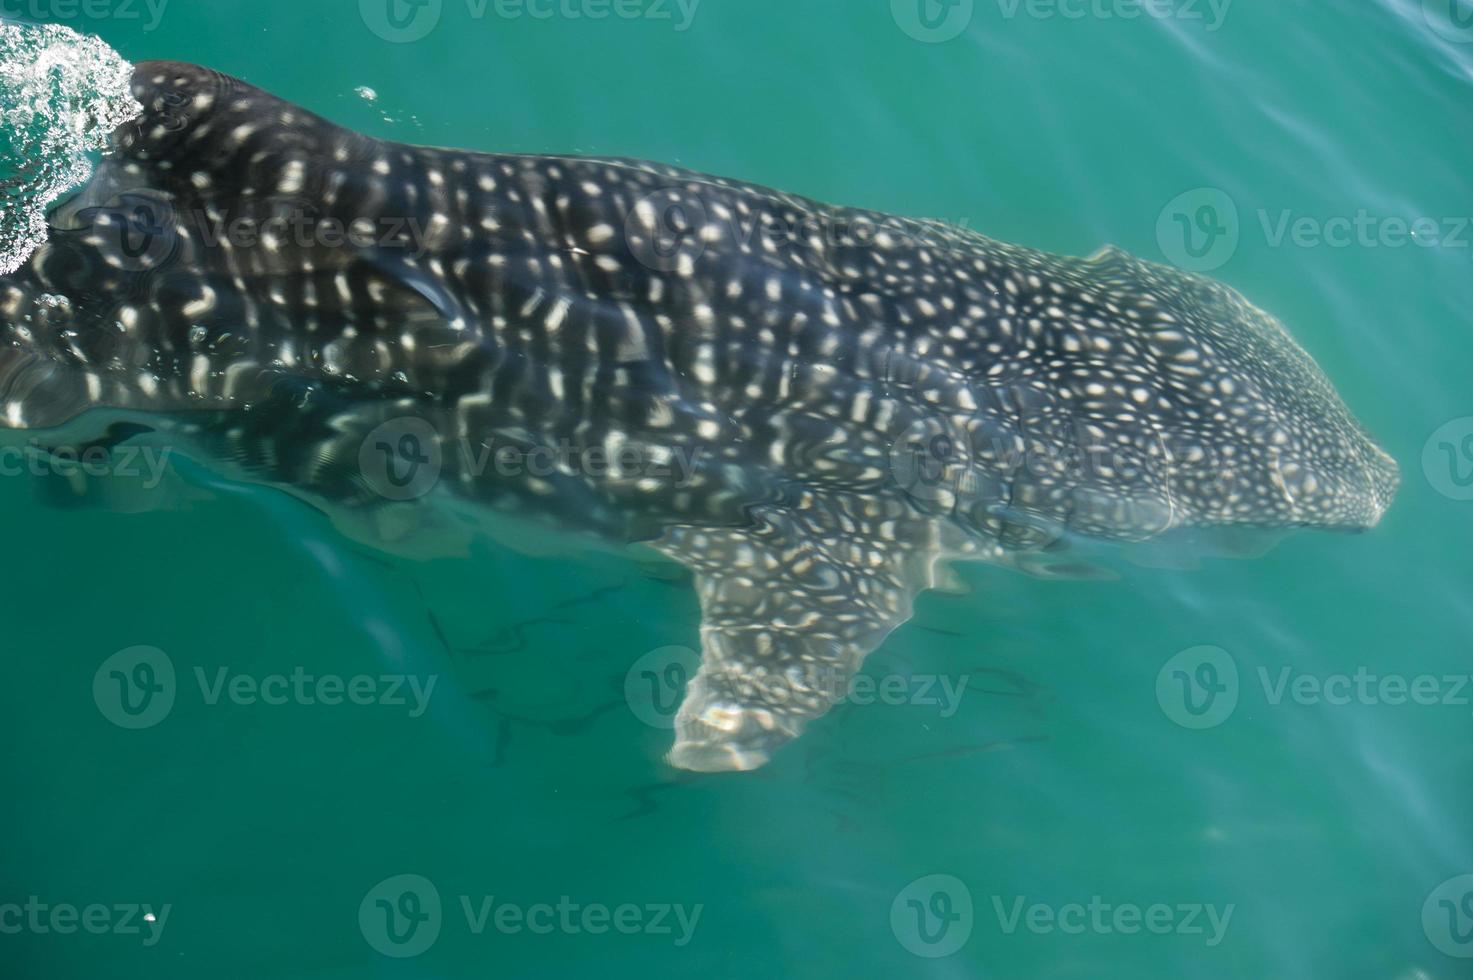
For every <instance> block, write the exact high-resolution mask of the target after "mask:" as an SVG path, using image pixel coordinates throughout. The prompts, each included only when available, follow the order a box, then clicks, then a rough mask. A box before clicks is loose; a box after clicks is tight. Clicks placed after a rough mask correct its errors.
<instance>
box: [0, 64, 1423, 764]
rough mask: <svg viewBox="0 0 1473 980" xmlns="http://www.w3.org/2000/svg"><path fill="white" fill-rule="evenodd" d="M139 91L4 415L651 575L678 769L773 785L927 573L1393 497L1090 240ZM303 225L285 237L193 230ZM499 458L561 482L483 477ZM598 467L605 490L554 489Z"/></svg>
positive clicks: (1213, 300)
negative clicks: (442, 516) (556, 542)
mask: <svg viewBox="0 0 1473 980" xmlns="http://www.w3.org/2000/svg"><path fill="white" fill-rule="evenodd" d="M133 88H134V95H135V97H136V98H137V99H138V101H139V102H140V103H141V104H142V106H143V107H144V113H143V115H142V116H141V117H140V118H138V119H137V120H135V121H133V122H131V123H129V124H127V125H125V126H123V127H121V128H120V129H119V130H118V131H117V132H116V133H115V135H114V138H113V150H112V152H111V154H110V155H109V156H108V157H107V158H105V160H104V161H103V163H102V165H101V166H100V167H99V169H98V171H97V172H96V174H95V176H94V177H93V179H92V180H91V182H90V183H89V184H88V185H87V186H86V187H84V188H83V189H82V190H81V191H80V192H79V193H78V194H77V195H76V196H75V197H74V198H73V199H72V200H70V201H68V202H67V203H66V204H64V205H63V206H61V207H60V208H58V209H57V210H56V212H55V213H54V214H53V215H52V216H51V219H50V221H51V229H50V232H51V233H50V239H49V241H48V242H47V243H46V244H45V245H43V246H42V247H41V248H40V249H39V250H38V251H37V252H36V253H35V254H34V255H33V256H32V257H31V259H30V261H29V262H28V264H27V265H25V266H24V267H23V268H21V269H20V270H18V271H17V272H16V273H15V274H14V275H11V276H8V277H4V278H0V329H3V335H4V339H5V345H4V346H3V348H0V421H3V423H4V424H5V425H7V426H9V427H11V428H16V429H25V428H47V427H55V426H59V425H62V424H63V423H69V422H71V421H72V420H74V419H77V418H79V417H86V416H84V413H86V412H87V411H88V410H89V409H93V408H99V407H106V408H108V409H112V410H119V411H127V412H136V413H138V414H139V415H140V416H141V417H144V418H147V419H150V420H152V421H151V422H150V424H151V425H156V426H158V427H159V428H160V429H161V430H162V431H166V432H167V433H168V438H170V439H173V440H178V441H180V442H181V443H184V444H187V445H190V446H192V447H194V451H195V452H197V453H199V454H200V455H202V456H204V457H206V458H210V459H213V460H216V461H218V462H219V463H220V465H221V466H226V467H232V468H233V471H234V472H236V473H239V474H242V475H244V476H245V477H247V478H251V479H257V480H260V481H263V482H268V483H271V484H273V485H277V486H281V487H283V488H287V489H290V490H291V491H292V492H294V493H297V494H298V495H299V496H301V497H302V498H303V499H305V500H308V501H309V502H311V503H313V504H314V505H315V506H319V507H321V508H322V509H324V510H325V511H328V512H331V513H333V514H336V515H339V516H344V515H347V516H351V517H352V518H353V519H355V520H358V521H359V522H360V524H361V526H362V527H363V528H367V530H366V531H364V532H363V533H364V534H365V535H366V536H367V537H368V538H371V539H374V540H376V541H377V542H378V543H380V544H381V545H382V546H383V547H385V548H387V549H389V550H395V549H402V550H405V551H409V550H412V548H413V547H414V545H415V544H416V543H417V541H418V539H419V536H420V532H421V530H422V526H423V525H422V524H421V523H420V522H421V521H422V520H424V519H425V516H426V515H428V514H433V513H436V512H439V511H442V510H446V509H456V508H459V509H461V510H465V511H480V510H485V511H487V512H497V513H503V514H512V515H516V516H517V518H518V519H524V520H526V521H529V522H530V521H535V520H547V521H548V522H550V523H552V524H554V525H556V526H558V527H560V528H563V529H565V530H572V531H575V532H576V531H585V532H589V533H591V534H593V535H596V536H598V537H600V538H603V539H608V540H613V541H616V542H643V543H645V544H647V545H649V546H650V547H653V548H655V549H656V550H658V551H660V552H662V553H664V554H665V555H667V556H669V557H670V558H673V559H674V560H675V561H677V562H679V563H681V564H683V565H684V566H686V567H687V568H688V569H690V571H691V572H692V573H693V574H694V581H695V587H696V590H697V592H698V595H699V599H700V605H701V612H702V623H701V629H700V636H701V648H702V658H703V659H702V666H701V668H700V670H699V672H698V673H697V674H696V675H695V676H694V678H692V679H691V681H690V683H689V684H688V686H687V690H686V695H685V699H684V702H683V704H682V706H681V708H680V710H679V712H678V715H677V717H676V723H675V737H676V741H675V746H674V748H673V750H672V751H671V753H670V755H669V757H668V758H669V761H670V762H671V764H673V765H675V766H678V767H683V768H687V769H694V770H704V771H715V770H733V769H736V770H741V769H751V768H754V767H756V766H759V765H761V764H763V763H764V762H765V761H766V760H767V759H768V758H769V757H770V756H771V754H772V753H773V751H774V750H776V749H777V748H778V747H779V746H780V745H782V744H783V743H785V742H786V741H788V740H790V739H792V738H794V737H795V736H797V735H798V734H799V733H800V732H801V731H802V730H803V729H804V727H805V726H806V725H807V724H808V723H809V722H811V721H813V720H814V719H815V718H817V717H819V716H821V715H822V714H823V713H824V712H825V711H826V710H827V709H828V708H829V707H830V706H831V704H832V703H833V697H834V694H835V692H836V690H841V689H842V688H843V686H844V684H845V683H847V681H848V679H849V678H850V677H852V675H853V674H854V672H855V671H857V670H858V669H859V667H860V665H861V662H862V660H863V659H864V657H865V655H866V654H867V653H869V652H870V651H872V650H874V649H875V648H876V647H877V646H878V645H879V644H880V643H881V642H882V641H883V640H884V639H885V637H886V636H887V635H888V634H889V633H890V632H891V631H892V630H894V629H895V628H896V627H897V626H899V625H900V624H902V623H903V622H905V620H906V619H907V618H909V616H910V615H911V608H912V602H913V600H914V598H915V596H916V595H917V594H918V593H919V592H920V591H922V590H923V589H926V588H928V587H931V586H933V585H935V584H937V583H938V580H939V576H940V574H941V568H940V566H941V564H942V563H944V562H948V561H953V560H962V559H978V560H985V561H991V562H995V563H998V564H1003V565H1011V566H1015V567H1021V568H1025V569H1034V570H1036V569H1038V568H1041V567H1046V564H1047V562H1048V561H1049V560H1050V559H1051V557H1052V556H1057V555H1059V554H1060V553H1063V552H1066V551H1067V550H1068V549H1069V548H1070V546H1071V543H1072V542H1084V541H1100V542H1114V543H1122V544H1124V543H1130V542H1140V541H1144V540H1149V539H1154V538H1158V537H1160V536H1163V535H1167V534H1172V533H1181V532H1191V531H1196V530H1203V529H1214V528H1227V529H1234V528H1269V529H1288V528H1296V527H1322V528H1337V529H1364V528H1368V527H1370V526H1372V525H1374V524H1375V523H1376V522H1377V521H1378V519H1379V518H1380V516H1381V514H1382V513H1383V511H1384V510H1385V509H1386V508H1387V506H1388V505H1389V504H1390V502H1391V500H1392V498H1393V496H1394V495H1395V492H1396V489H1397V486H1398V482H1399V476H1398V472H1397V469H1396V466H1395V464H1394V463H1393V462H1392V460H1391V459H1390V458H1389V457H1388V456H1387V455H1386V454H1385V453H1384V452H1383V451H1382V450H1380V449H1379V448H1378V447H1377V446H1376V445H1375V443H1374V442H1373V441H1372V440H1371V439H1370V437H1369V436H1368V435H1367V434H1366V433H1365V431H1364V430H1363V429H1362V427H1361V426H1360V424H1359V423H1358V422H1357V421H1356V420H1355V418H1354V417H1353V416H1352V415H1351V414H1350V412H1349V411H1348V410H1347V409H1346V407H1345V406H1344V404H1343V403H1342V402H1341V400H1340V398H1339V397H1338V396H1337V394H1336V392H1335V391H1334V389H1333V387H1332V386H1331V384H1330V383H1329V381H1328V380H1327V379H1326V378H1325V377H1324V375H1323V374H1322V373H1321V372H1320V370H1319V369H1318V368H1317V367H1316V365H1315V364H1314V362H1313V361H1312V360H1311V359H1310V357H1309V356H1308V355H1307V354H1306V353H1305V352H1304V351H1303V350H1301V349H1300V348H1299V347H1298V346H1297V345H1296V344H1295V343H1294V342H1293V341H1292V340H1291V339H1290V337H1289V335H1288V334H1287V333H1286V332H1285V331H1284V329H1283V328H1282V327H1281V326H1280V325H1279V324H1278V323H1277V321H1275V320H1274V319H1273V318H1272V317H1270V316H1268V315H1267V314H1265V313H1263V312H1262V311H1260V310H1258V309H1256V308H1255V307H1253V306H1252V305H1251V304H1249V303H1248V302H1247V301H1246V300H1245V299H1244V298H1243V297H1241V296H1240V295H1239V294H1237V293H1236V292H1234V291H1233V290H1231V289H1229V288H1227V287H1225V286H1223V285H1220V284H1218V283H1216V282H1213V281H1211V280H1208V279H1205V278H1202V277H1199V276H1195V275H1191V274H1187V273H1183V272H1180V271H1177V270H1175V269H1172V268H1168V267H1164V266H1159V265H1155V264H1151V263H1148V262H1145V261H1141V260H1138V259H1135V258H1133V257H1131V256H1129V255H1127V254H1125V253H1124V252H1121V251H1119V250H1117V249H1113V248H1107V249H1105V250H1103V251H1101V252H1099V253H1097V254H1096V255H1094V256H1091V257H1089V258H1085V259H1080V258H1072V257H1065V256H1057V255H1051V254H1047V253H1043V252H1039V251H1035V250H1032V249H1028V248H1023V247H1019V246H1015V245H1010V244H1006V243H1002V242H998V241H994V240H991V239H988V238H986V237H984V236H981V235H978V234H975V233H972V232H969V231H963V230H959V229H955V228H948V227H946V226H944V225H941V224H938V223H934V222H927V221H915V220H911V219H905V218H896V217H892V216H888V215H884V214H879V213H876V212H869V211H862V210H856V209H849V208H837V207H830V206H827V205H823V204H820V203H817V202H814V201H811V200H807V199H805V198H802V197H798V196H794V195H790V194H785V193H780V192H777V191H773V190H769V189H766V188H762V187H757V186H754V185H750V184H745V183H741V182H737V181H731V180H725V179H721V178H717V177H711V176H707V175H704V174H697V173H692V172H688V171H684V170H680V169H676V168H673V167H667V166H662V165H658V164H652V163H645V162H639V161H632V160H622V159H600V158H582V157H559V156H512V155H498V154H480V153H471V152H462V151H456V150H447V149H436V148H426V147H415V146H408V145H403V144H398V143H390V142H385V141H381V140H377V139H373V138H370V137H367V136H364V135H360V134H357V133H354V132H351V131H349V130H347V129H344V128H341V127H339V126H336V125H334V124H332V123H330V122H328V121H327V120H325V119H322V118H320V117H318V116H316V115H314V114H312V113H311V112H308V111H307V110H305V109H302V108H300V107H297V106H294V105H292V104H290V103H288V102H285V101H283V100H281V99H278V98H276V97H274V96H271V95H269V94H267V93H265V92H263V91H261V90H259V89H257V88H254V87H252V86H250V85H248V84H246V83H244V82H241V81H238V80H235V79H232V78H228V77H226V76H223V75H220V74H218V73H216V72H213V71H210V70H208V69H205V68H200V67H196V66H192V65H187V64H181V63H173V62H149V63H144V64H141V65H139V66H138V67H137V69H136V71H135V76H134V85H133ZM304 215H305V216H306V217H305V221H306V222H307V223H310V225H311V227H312V228H313V229H314V233H313V234H312V235H301V234H291V233H287V232H286V231H284V230H282V231H281V232H280V233H262V234H260V235H258V236H254V237H253V238H252V240H250V241H242V240H237V237H235V236H233V235H231V234H229V233H224V234H222V233H221V231H220V229H221V228H222V226H228V225H229V223H230V222H232V221H244V222H245V224H246V226H248V227H254V228H257V229H258V230H259V229H261V228H265V227H267V224H266V223H264V222H265V219H270V218H279V219H285V218H288V217H293V216H295V217H297V218H300V217H301V216H304ZM252 222H255V224H252ZM331 222H336V225H335V227H336V228H337V229H338V230H341V229H343V228H354V227H356V228H357V229H358V230H359V231H361V234H359V235H357V236H354V237H353V238H352V240H347V241H344V240H341V236H337V237H336V238H335V239H334V240H330V241H329V240H324V236H321V235H317V234H316V231H315V230H316V229H319V228H322V227H325V226H327V225H328V224H330V223H331ZM355 222H357V225H356V226H355V225H354V223H355ZM277 227H278V228H279V229H285V228H286V226H285V225H279V226H277ZM404 425H412V426H414V427H416V428H415V429H414V432H416V433H418V435H416V436H415V438H413V439H411V440H409V441H408V442H405V440H404V438H403V437H404V435H405V434H406V432H407V430H395V429H394V428H393V427H394V426H401V427H402V426H404ZM386 426H388V427H389V428H388V429H386V428H385V427H386ZM396 431H397V432H398V436H397V437H396V438H379V439H377V440H376V441H375V439H374V438H373V434H374V433H380V434H383V433H385V432H388V433H390V434H391V435H392V434H393V433H395V432H396ZM508 444H510V445H513V446H520V447H522V448H523V449H526V448H528V447H532V448H535V447H538V446H551V445H561V446H565V447H570V448H571V450H572V455H570V456H569V457H568V458H567V459H565V460H564V461H563V465H560V466H558V467H556V468H554V469H552V470H551V471H548V470H546V469H544V470H543V471H541V472H539V473H537V474H531V473H528V472H522V471H518V472H502V471H500V470H496V471H495V472H492V471H490V470H488V468H487V467H486V466H484V465H475V459H476V453H475V452H474V450H489V449H490V448H492V447H493V446H496V445H508ZM396 447H403V449H404V454H405V459H404V460H400V461H399V462H404V461H406V460H408V461H411V462H420V461H424V460H426V459H428V458H429V457H428V455H426V456H424V457H423V458H421V457H419V456H414V454H415V453H419V452H426V451H430V452H432V454H433V456H434V457H435V463H436V466H435V474H436V475H435V480H434V483H433V486H432V487H431V488H430V489H428V490H426V491H424V492H423V493H419V494H417V495H415V496H414V497H413V499H393V498H394V496H395V495H394V494H393V493H392V492H389V493H385V492H381V490H382V488H381V487H376V485H375V482H374V480H373V479H370V478H368V477H367V476H366V468H365V460H367V459H371V458H372V457H373V455H374V453H375V452H376V451H380V450H382V451H383V452H384V453H385V456H386V465H390V464H393V463H394V462H395V460H394V459H393V457H394V454H395V452H396V451H397V450H396ZM468 449H469V450H471V451H467V450H468ZM365 453H366V454H367V455H365ZM599 453H603V454H604V458H605V460H610V459H613V458H616V457H617V458H620V459H621V460H623V462H621V463H620V464H619V465H606V466H602V467H593V466H591V465H587V466H585V465H578V466H572V465H566V464H567V461H568V459H572V460H575V461H577V460H586V459H587V458H588V457H590V456H593V455H597V454H599ZM621 453H622V454H624V455H623V456H620V454H621ZM410 457H413V459H411V458H410ZM672 457H675V458H676V459H677V460H678V461H680V462H682V463H683V464H684V465H683V467H680V468H677V467H673V466H667V467H666V468H665V469H664V470H660V471H658V472H660V473H661V474H663V475H651V474H652V473H654V472H656V470H655V469H654V467H653V465H652V464H653V463H656V462H660V461H665V462H667V463H668V462H669V461H670V460H671V458H672ZM482 462H483V463H484V459H483V460H482ZM386 472H389V473H401V474H407V473H408V472H409V471H408V470H403V471H400V470H395V469H392V468H391V469H390V470H388V471H386ZM677 472H678V473H680V476H681V478H679V479H676V478H675V477H674V474H676V473H677Z"/></svg>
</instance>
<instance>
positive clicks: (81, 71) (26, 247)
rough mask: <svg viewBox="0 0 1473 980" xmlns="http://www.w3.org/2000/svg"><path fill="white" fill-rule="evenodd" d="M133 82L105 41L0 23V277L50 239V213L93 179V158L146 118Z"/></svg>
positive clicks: (40, 27)
mask: <svg viewBox="0 0 1473 980" xmlns="http://www.w3.org/2000/svg"><path fill="white" fill-rule="evenodd" d="M132 76H133V66H132V65H130V64H128V62H126V61H124V60H123V59H122V57H120V56H119V55H118V53H117V52H116V51H114V50H113V49H112V48H109V47H108V46H107V45H106V44H104V43H103V42H102V41H101V40H99V39H98V38H95V37H87V36H84V35H81V34H78V33H77V32H76V31H73V30H71V29H70V28H67V27H61V26H59V25H56V24H44V25H32V24H18V23H12V22H6V21H0V275H3V274H6V273H10V272H14V271H15V270H16V269H17V268H19V267H20V265H21V264H22V263H23V262H25V261H26V259H27V258H29V257H30V255H31V253H32V252H34V251H35V250H36V249H37V248H38V247H40V245H41V244H42V243H43V242H44V241H46V209H47V207H48V206H49V205H50V204H51V203H52V202H53V201H55V200H56V199H57V198H59V197H60V196H61V195H62V194H65V193H66V192H67V191H68V190H71V189H72V188H74V187H78V186H81V185H82V184H84V183H86V181H87V179H88V178H89V177H91V176H92V160H91V159H90V157H89V154H91V153H96V152H100V151H102V150H104V149H106V148H107V146H108V137H109V136H110V135H111V134H112V132H113V130H115V129H116V128H117V127H118V126H121V125H122V124H123V123H125V122H127V121H128V120H130V119H133V118H136V117H137V116H138V115H140V114H141V113H142V112H143V107H142V106H141V105H139V104H138V102H137V101H136V100H134V98H133V97H132V95H131V94H130V92H129V82H130V80H131V79H132Z"/></svg>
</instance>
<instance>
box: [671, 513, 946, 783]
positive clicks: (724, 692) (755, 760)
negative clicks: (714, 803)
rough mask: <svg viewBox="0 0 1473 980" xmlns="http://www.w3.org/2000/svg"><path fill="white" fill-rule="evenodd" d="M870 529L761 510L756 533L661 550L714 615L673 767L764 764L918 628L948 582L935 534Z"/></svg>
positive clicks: (692, 533)
mask: <svg viewBox="0 0 1473 980" xmlns="http://www.w3.org/2000/svg"><path fill="white" fill-rule="evenodd" d="M865 516H866V515H860V514H856V513H850V512H847V511H846V508H845V507H844V506H843V505H842V503H840V502H837V501H834V500H831V499H826V498H814V499H810V500H807V501H805V503H804V505H803V506H802V507H801V508H798V507H793V508H789V507H768V508H762V509H759V510H756V511H754V512H753V515H752V522H751V524H750V525H749V526H745V527H740V528H716V529H711V528H676V529H672V530H670V531H668V532H667V533H666V534H665V535H664V536H663V537H662V538H661V539H660V540H659V541H657V542H655V546H656V547H657V548H658V549H659V550H661V551H663V552H664V553H665V554H667V555H670V556H671V557H673V558H675V559H676V560H678V561H680V562H681V563H682V564H684V565H686V566H687V567H689V568H690V569H691V570H692V571H693V572H694V574H695V584H696V590H697V594H698V596H699V598H700V603H701V648H702V663H701V667H700V670H699V671H698V672H697V673H696V675H695V677H694V678H692V680H691V681H690V683H689V685H688V686H687V688H686V692H685V700H684V702H683V703H682V704H681V707H680V710H679V712H678V713H677V715H676V719H675V735H676V740H675V747H674V748H673V749H672V750H671V752H670V755H669V761H670V763H671V765H674V766H677V767H679V768H682V769H693V770H697V771H702V772H714V771H725V770H746V769H755V768H757V767H758V766H760V765H762V764H763V763H765V762H766V761H767V760H768V758H769V757H770V756H771V754H772V752H773V751H774V750H775V749H777V748H778V747H779V746H780V745H782V744H783V743H785V742H787V741H789V740H791V739H793V738H795V737H797V736H798V735H799V734H800V733H801V732H802V731H803V729H804V727H805V726H806V725H807V724H808V723H809V722H810V721H812V720H813V719H815V718H818V717H819V716H821V715H823V714H824V713H825V712H827V711H828V710H829V708H830V707H832V706H833V704H834V703H835V702H836V701H837V700H838V699H839V698H841V697H843V696H844V694H845V692H846V691H847V690H848V687H849V683H850V680H851V679H852V678H853V676H854V675H855V673H856V672H857V671H858V670H859V668H860V665H861V663H862V662H863V660H864V657H865V655H866V654H867V653H869V652H870V651H872V650H874V649H875V648H876V647H878V646H879V645H880V643H881V642H882V641H883V640H884V639H885V637H886V636H888V635H889V633H890V632H891V631H892V630H893V629H895V627H897V626H899V625H900V624H901V623H903V622H905V621H906V620H907V619H909V618H910V616H911V608H912V601H913V599H914V598H915V595H916V594H917V593H918V592H920V591H921V590H922V589H925V588H929V587H931V586H932V585H933V584H934V583H935V580H936V577H935V571H934V569H935V566H936V562H937V558H938V555H939V553H940V552H939V549H938V548H936V547H933V546H932V544H933V542H932V541H931V540H930V536H931V535H933V534H934V530H933V529H932V528H931V527H930V525H929V524H927V523H926V522H924V521H923V520H920V519H916V518H912V519H910V520H909V521H907V520H905V519H900V520H886V521H878V522H874V521H866V520H865ZM882 530H883V531H884V533H883V534H882V533H881V531H882ZM902 542H903V543H902Z"/></svg>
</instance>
